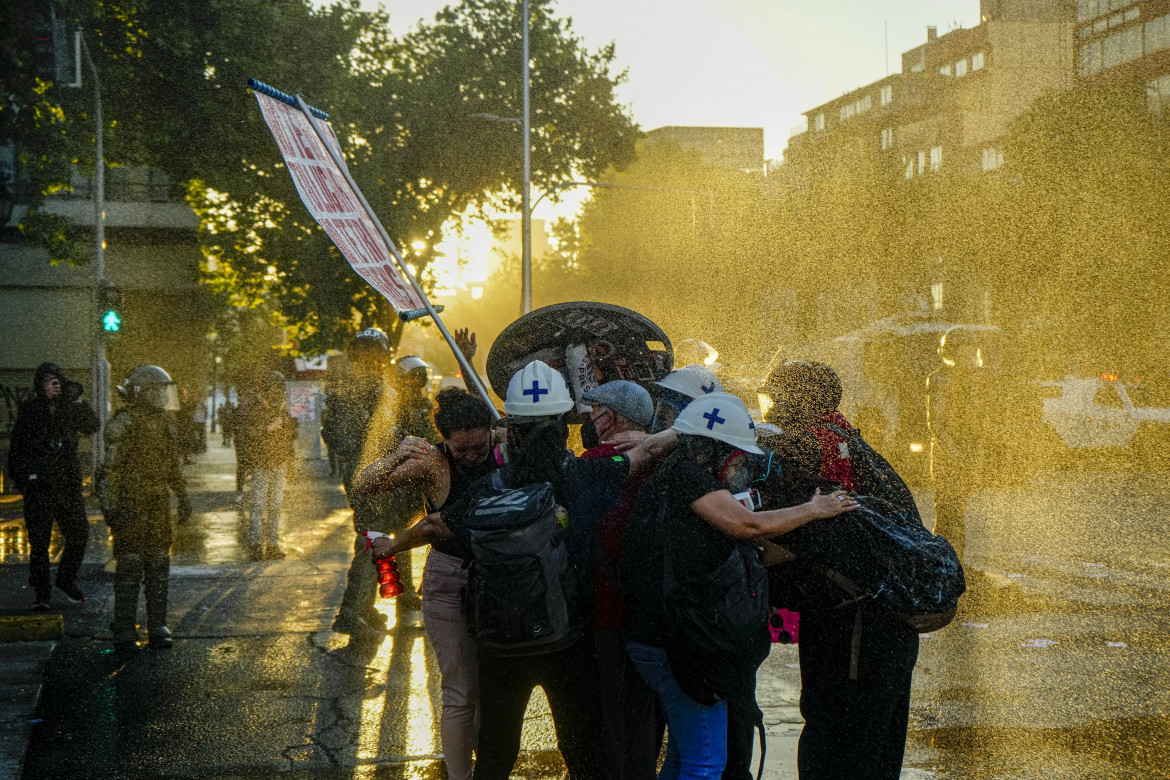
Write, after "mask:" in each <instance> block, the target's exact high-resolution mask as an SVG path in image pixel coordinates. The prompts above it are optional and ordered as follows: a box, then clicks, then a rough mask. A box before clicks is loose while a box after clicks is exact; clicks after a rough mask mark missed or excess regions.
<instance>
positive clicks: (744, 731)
mask: <svg viewBox="0 0 1170 780" xmlns="http://www.w3.org/2000/svg"><path fill="white" fill-rule="evenodd" d="M763 717H764V713H762V712H760V707H759V705H758V704H756V670H755V669H752V670H751V673H750V674H746V673H745V674H744V676H743V678H742V679H740V680H739V683H738V685H737V686H736V690H735V691H733V692H732V693H731V694H730V695H728V697H727V764H725V765H724V767H723V778H722V780H751V778H754V777H755V776H756V773H755V772H754V771H752V751H753V750H754V749H755V746H756V739H757V734H758V731H757V728H756V726H757V724H759V723H761V722H762V719H763Z"/></svg>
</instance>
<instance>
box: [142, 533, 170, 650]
mask: <svg viewBox="0 0 1170 780" xmlns="http://www.w3.org/2000/svg"><path fill="white" fill-rule="evenodd" d="M170 576H171V556H170V555H168V554H166V553H162V554H158V555H152V556H151V557H150V558H149V559H147V562H146V579H145V582H144V583H143V590H144V592H145V593H146V629H147V631H148V632H149V634H150V647H151V649H153V650H166V649H167V648H169V647H170V646H171V630H170V629H169V628H167V593H168V590H169V586H170Z"/></svg>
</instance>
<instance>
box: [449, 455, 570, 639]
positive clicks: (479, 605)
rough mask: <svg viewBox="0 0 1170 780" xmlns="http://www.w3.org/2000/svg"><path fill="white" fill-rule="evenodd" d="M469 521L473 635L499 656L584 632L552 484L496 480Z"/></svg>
mask: <svg viewBox="0 0 1170 780" xmlns="http://www.w3.org/2000/svg"><path fill="white" fill-rule="evenodd" d="M490 485H491V486H490V487H488V488H487V489H485V490H484V491H482V492H480V493H478V494H477V496H476V498H475V500H474V501H473V502H472V504H471V506H470V508H469V509H468V510H467V513H466V515H465V516H464V520H463V524H462V529H461V531H462V534H461V535H462V536H463V538H464V541H466V542H467V545H468V546H469V547H470V549H471V554H472V558H471V564H470V567H469V571H468V582H467V589H466V591H465V596H464V611H465V613H466V617H467V626H468V630H469V632H470V633H471V635H472V636H473V637H474V638H475V639H477V640H478V641H479V643H480V645H481V647H482V648H484V649H486V650H488V651H489V652H491V653H494V654H496V655H539V654H543V653H549V652H554V651H556V650H560V649H562V648H565V647H568V646H569V645H571V644H572V643H573V642H575V641H576V640H577V639H578V637H580V635H581V627H582V622H583V621H582V610H581V605H580V596H579V594H580V583H579V578H578V573H577V569H576V567H575V566H574V565H573V563H572V562H571V561H570V559H569V547H568V540H567V535H568V529H567V523H565V522H563V521H564V520H565V519H567V515H566V513H565V511H564V509H563V508H561V507H560V506H558V505H557V503H556V499H555V497H554V495H553V488H552V485H550V484H549V483H547V482H541V483H537V484H532V485H525V486H523V487H518V488H508V487H506V486H505V485H504V483H503V479H502V477H501V476H500V475H499V474H498V473H497V474H494V475H492V479H491V482H490Z"/></svg>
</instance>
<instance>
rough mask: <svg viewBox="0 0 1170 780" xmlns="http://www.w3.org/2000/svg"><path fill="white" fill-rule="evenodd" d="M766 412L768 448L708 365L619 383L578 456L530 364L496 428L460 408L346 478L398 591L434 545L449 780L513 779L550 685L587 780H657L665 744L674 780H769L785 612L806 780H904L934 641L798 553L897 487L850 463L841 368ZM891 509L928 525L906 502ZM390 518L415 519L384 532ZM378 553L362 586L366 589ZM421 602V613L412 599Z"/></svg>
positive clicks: (477, 404)
mask: <svg viewBox="0 0 1170 780" xmlns="http://www.w3.org/2000/svg"><path fill="white" fill-rule="evenodd" d="M762 392H763V393H765V394H767V396H768V398H769V399H770V401H771V404H770V408H769V409H768V410H767V414H766V415H765V419H766V420H767V422H768V423H769V425H768V426H767V430H763V429H761V430H757V428H756V425H755V424H754V422H753V420H752V418H751V416H750V415H749V413H748V410H747V409H746V407H745V406H744V404H743V402H742V401H740V400H739V399H738V398H737V397H735V396H733V395H730V394H727V393H724V392H722V388H721V386H720V384H719V381H718V379H717V378H716V377H715V376H714V375H713V374H712V373H711V372H710V371H708V370H707V369H705V368H703V367H701V366H698V365H690V366H685V367H683V368H680V369H677V370H675V371H673V372H671V373H670V374H669V375H667V376H666V377H665V378H663V379H662V380H660V381H658V382H654V383H646V384H645V385H641V384H638V383H635V382H631V381H626V380H618V381H613V382H608V383H605V384H602V385H600V386H598V387H595V388H593V389H592V390H590V391H588V392H587V393H586V394H585V395H584V397H583V400H584V401H585V402H586V403H588V404H589V405H590V409H591V410H590V412H589V418H588V422H587V423H586V424H585V425H584V427H583V438H584V439H585V441H586V442H587V443H588V444H591V445H592V446H590V447H589V448H588V449H586V450H585V451H584V452H583V454H582V455H580V456H576V455H574V454H573V453H572V451H571V450H569V449H568V440H569V427H568V425H567V420H568V416H569V415H570V414H571V413H573V411H574V410H575V408H576V402H575V401H574V400H573V398H572V395H571V392H570V390H569V388H568V386H567V383H566V382H565V380H564V378H563V376H562V375H561V374H560V373H559V372H558V371H556V370H555V369H553V368H551V367H549V366H548V365H546V364H544V363H542V362H540V361H533V362H531V363H529V364H528V365H526V366H524V367H523V368H522V369H521V370H520V371H518V372H516V373H515V375H514V376H513V377H512V379H511V382H510V384H509V386H508V389H507V394H506V398H505V403H504V412H505V413H506V416H505V417H504V418H503V420H502V421H501V422H497V421H496V420H495V415H494V414H493V410H492V409H491V408H490V407H489V406H488V404H487V402H486V401H484V400H482V399H481V398H479V397H477V396H473V395H470V394H468V393H467V392H466V391H464V390H462V389H454V388H452V389H447V390H444V391H443V392H441V393H439V395H438V396H437V397H436V402H437V408H435V409H434V412H433V422H434V429H431V428H429V426H426V425H422V423H421V419H420V425H422V427H421V429H419V431H418V432H417V433H415V432H412V433H410V434H409V435H406V433H405V432H406V430H407V426H406V425H403V424H399V425H398V426H397V427H395V428H393V430H394V431H395V433H394V434H393V435H391V436H390V439H389V440H388V441H386V440H384V441H383V442H382V443H381V444H375V443H372V442H371V441H370V440H368V439H367V440H366V441H365V442H364V445H363V446H364V447H365V452H364V456H359V457H358V460H359V461H364V462H366V463H370V462H371V461H373V462H372V463H371V465H369V466H367V467H366V468H364V469H363V470H361V471H355V470H353V469H352V466H351V468H350V470H348V471H347V472H346V489H347V493H348V495H349V496H350V501H351V503H352V504H353V506H354V509H355V517H354V523H355V527H356V528H357V530H358V531H359V533H360V532H361V531H364V530H381V531H382V532H384V533H386V534H387V535H386V536H384V537H381V538H376V539H374V541H373V553H374V555H375V556H376V557H379V558H382V557H394V558H395V560H396V561H397V562H398V564H399V571H404V572H408V571H409V569H410V566H409V563H408V558H406V556H408V555H409V552H410V550H412V549H417V548H419V547H423V546H426V545H430V551H429V553H428V555H427V560H426V565H425V571H424V576H423V585H422V600H421V601H422V613H423V622H424V627H425V629H426V631H427V633H428V636H429V638H430V640H431V643H432V646H433V648H434V650H435V653H436V657H437V659H438V663H439V669H440V672H441V674H442V703H443V709H442V717H441V737H442V744H443V753H444V758H445V760H446V764H447V773H448V776H449V777H451V778H470V777H474V778H476V779H477V780H493V779H495V778H499V780H504V778H507V777H508V776H509V775H510V773H511V771H512V768H513V765H514V763H515V761H516V759H517V756H518V753H519V749H520V740H521V731H522V726H523V719H524V713H525V709H526V707H527V704H528V700H529V697H530V695H531V693H532V690H533V689H534V688H535V687H536V686H538V685H539V686H541V687H542V688H543V689H544V691H545V693H546V695H547V697H548V701H549V706H550V708H551V711H552V714H553V719H554V723H555V726H556V733H557V739H558V746H559V748H560V750H561V753H562V756H563V757H564V760H565V763H566V766H567V767H568V771H569V775H570V777H573V778H626V779H627V780H641V779H642V778H652V777H655V776H656V767H657V761H658V757H659V752H660V746H661V743H662V738H663V728H662V727H663V725H665V727H666V729H667V732H668V734H669V739H668V741H667V748H666V758H665V764H664V765H663V767H662V771H661V774H657V776H658V777H661V778H667V779H668V780H673V778H680V777H681V778H717V777H723V778H729V779H731V778H735V779H737V780H738V779H739V778H748V777H752V776H753V774H754V772H753V771H752V765H751V764H752V751H753V746H754V742H755V738H754V737H755V731H756V730H757V729H759V730H760V731H761V734H762V728H763V726H762V713H761V712H760V710H759V707H758V706H757V703H756V699H755V677H756V670H757V668H758V667H759V665H760V663H761V662H762V661H763V659H764V658H765V657H766V656H767V654H768V649H769V646H770V636H769V633H768V629H767V623H768V614H769V612H770V608H771V607H790V608H799V609H800V611H801V614H800V619H801V625H800V662H801V676H802V681H803V692H802V697H801V710H802V714H803V715H804V717H805V720H806V726H805V730H804V732H803V734H802V737H801V741H800V748H799V768H800V774H801V777H803V778H846V777H848V778H896V777H897V776H898V775H899V772H900V768H901V763H902V754H903V750H904V744H905V735H906V727H907V720H908V713H909V692H910V681H911V675H912V672H913V668H914V664H915V661H916V658H917V652H918V633H917V631H916V630H915V629H913V628H912V627H910V626H909V625H907V624H906V623H904V622H902V621H900V620H898V619H897V617H896V616H894V615H892V614H888V613H887V612H886V611H885V610H883V609H882V608H881V607H880V606H878V605H877V604H875V603H874V602H873V601H871V600H863V599H858V598H854V597H851V594H850V593H849V592H848V591H847V590H845V589H843V586H842V585H840V584H837V583H835V582H834V581H833V580H831V579H830V578H829V577H827V576H826V574H825V573H824V572H822V571H820V570H819V569H818V568H817V567H815V566H812V565H810V564H809V562H807V561H804V560H802V559H801V558H800V557H799V556H798V555H796V554H794V553H793V552H792V551H791V550H790V549H788V548H787V547H786V540H787V539H788V538H796V536H797V535H798V534H799V533H800V532H801V531H802V530H803V529H806V528H807V529H811V528H812V527H813V526H815V525H817V524H826V523H828V524H831V523H834V522H837V521H835V520H832V519H830V518H836V517H838V516H839V515H843V514H845V513H849V512H852V511H854V510H857V509H858V508H859V504H858V499H857V498H855V495H854V493H852V492H850V491H852V490H854V489H856V488H857V487H858V486H859V484H863V483H864V484H867V485H868V484H878V483H879V482H880V481H881V480H879V479H876V478H871V479H868V480H865V479H862V478H861V477H860V476H859V474H858V472H860V471H861V470H863V469H865V468H867V465H866V463H861V462H853V460H852V459H851V458H850V454H849V446H848V444H847V442H852V443H853V444H854V446H861V445H862V443H861V442H860V439H859V436H858V435H857V432H856V431H855V430H854V429H852V428H851V426H850V425H849V423H848V422H847V421H846V420H845V419H844V418H843V417H842V416H841V415H840V413H839V411H838V406H839V403H840V400H841V385H840V382H839V381H838V380H837V377H836V375H835V374H834V373H833V372H832V370H831V369H830V368H829V367H828V366H825V365H823V364H811V363H803V362H799V363H788V364H784V365H783V366H781V367H780V368H778V369H777V370H776V371H774V372H773V374H772V376H770V377H769V378H768V382H767V383H766V384H765V386H764V387H763V388H762ZM368 408H373V405H372V404H371V405H370V406H368ZM400 422H401V421H400ZM388 430H389V428H388ZM436 434H437V435H436ZM331 446H333V443H332V442H331ZM379 455H381V457H378V456H379ZM347 462H350V463H352V462H353V460H351V459H349V458H348V456H347ZM867 463H868V461H867ZM891 475H892V471H891V472H889V473H888V474H883V475H880V476H881V479H884V480H887V481H888V480H889V479H890V478H891ZM870 476H871V477H872V476H873V475H870ZM892 478H893V479H894V480H896V481H898V482H899V483H900V480H897V477H896V475H895V476H893V477H892ZM885 492H886V493H887V495H885V496H883V498H888V499H890V500H897V501H901V502H903V503H905V502H909V504H910V507H908V510H909V511H913V512H914V513H915V514H916V509H914V508H913V507H912V504H913V499H912V498H911V497H910V493H909V491H908V490H906V489H905V485H904V484H900V485H896V486H892V487H891V489H890V490H888V491H885ZM376 501H382V502H385V501H397V502H401V508H402V511H401V512H399V513H398V514H396V515H394V520H393V522H390V523H384V524H383V525H381V526H379V527H378V528H377V529H375V528H373V527H372V526H373V523H371V522H370V521H368V520H367V519H366V518H367V517H370V516H372V513H370V512H368V511H367V509H366V507H367V506H369V505H367V504H366V502H376ZM383 506H384V504H383ZM383 516H385V515H383ZM826 527H828V526H826ZM789 535H791V536H789ZM524 545H527V547H525V546H524ZM365 546H366V541H365V539H364V538H359V540H358V542H357V545H356V546H355V567H356V569H358V570H362V569H364V570H365V571H366V572H367V575H365V576H369V575H372V573H373V572H372V569H373V567H371V566H370V565H369V561H368V560H366V558H368V556H363V555H361V553H360V552H359V550H362V549H364V548H365ZM359 558H361V559H362V561H361V563H360V564H359V563H358V559H359ZM765 566H767V567H768V568H767V571H765V568H764V567H765ZM355 573H356V574H358V575H359V576H361V573H360V572H351V583H350V585H351V587H352V586H353V585H354V583H353V575H354V574H355ZM370 587H371V591H372V585H371V586H370ZM846 587H847V586H846ZM347 590H348V589H347ZM406 593H407V596H406V597H405V598H407V599H409V601H408V602H407V603H404V604H403V605H402V606H404V607H415V606H416V605H417V602H416V601H415V600H414V599H413V598H412V597H413V595H414V590H413V584H412V583H409V581H407V588H406ZM354 603H355V605H356V606H355V607H353V608H350V609H349V611H347V607H345V606H344V605H343V611H342V614H340V615H339V617H338V621H337V623H335V629H337V630H350V631H351V633H357V630H358V629H362V628H366V627H368V628H376V626H373V625H371V624H372V622H373V620H374V619H375V618H374V617H373V612H372V611H371V610H370V609H369V608H368V607H367V606H366V605H367V603H368V602H366V601H355V602H354ZM358 609H361V610H365V611H361V612H359V611H357V610H358ZM359 619H360V621H361V622H354V621H357V620H359ZM704 627H706V628H704Z"/></svg>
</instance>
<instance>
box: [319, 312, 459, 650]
mask: <svg viewBox="0 0 1170 780" xmlns="http://www.w3.org/2000/svg"><path fill="white" fill-rule="evenodd" d="M346 357H347V358H348V359H349V362H350V363H351V364H352V366H353V375H352V377H351V378H349V379H348V380H347V381H345V382H343V383H341V384H340V385H339V386H338V387H337V388H335V389H334V391H333V392H331V393H330V394H329V395H328V396H327V398H326V406H327V411H326V415H325V419H324V420H323V426H322V427H323V429H322V435H323V436H324V438H325V443H326V444H328V445H329V447H330V449H331V450H333V451H334V452H336V453H337V457H338V460H339V462H340V464H341V477H342V482H343V484H344V485H345V490H346V495H347V497H348V499H349V505H350V507H351V508H352V509H353V524H354V530H356V531H357V532H358V534H359V536H358V537H356V539H355V547H354V557H353V561H352V562H351V564H350V568H349V574H348V575H347V579H346V586H345V593H344V594H343V595H342V598H341V606H340V607H339V608H338V612H337V618H336V620H334V622H333V630H334V631H337V632H339V633H345V634H350V635H351V636H359V637H361V636H366V635H370V634H373V633H376V632H377V631H378V630H379V629H381V628H383V627H384V626H385V617H384V616H383V615H382V614H381V613H380V612H378V611H377V610H376V609H375V608H374V599H375V598H376V596H377V582H376V580H375V571H374V567H373V566H372V565H371V564H370V556H369V555H366V554H364V552H363V551H364V549H365V541H364V539H362V538H361V536H360V534H361V532H363V531H379V532H382V533H393V532H396V531H402V530H405V528H407V527H408V526H409V525H410V524H411V522H412V521H413V520H414V519H415V518H416V517H420V516H421V515H422V508H423V504H422V494H421V492H420V491H419V490H418V489H417V488H415V487H412V486H408V487H406V488H404V489H402V490H399V491H396V492H395V493H393V494H391V495H386V496H368V495H362V494H356V493H354V492H353V491H352V489H351V486H352V482H353V479H354V476H355V474H357V473H360V471H361V469H362V468H364V467H365V466H367V465H369V464H370V463H373V462H374V461H375V460H378V459H379V458H381V457H383V456H384V455H388V454H389V453H391V452H393V451H394V450H395V449H396V448H397V446H398V444H399V442H400V441H401V439H402V437H403V436H406V435H413V436H418V437H420V438H425V439H427V440H428V441H430V442H431V443H436V442H438V440H439V437H438V433H437V432H436V431H435V429H434V424H433V423H432V422H431V420H430V416H429V411H430V408H431V405H430V401H429V400H427V399H425V398H423V397H422V394H421V391H422V387H423V385H425V377H426V375H427V373H428V372H429V370H430V367H429V366H427V365H426V363H424V362H423V361H422V360H420V359H419V358H413V360H412V361H408V359H407V358H405V357H404V358H403V366H402V369H405V370H401V369H397V368H393V366H392V361H391V349H390V339H389V337H387V335H386V334H385V333H384V332H383V331H381V330H379V329H378V328H367V329H366V330H363V331H361V332H360V333H358V334H357V336H355V337H354V339H353V341H352V342H351V343H350V345H349V348H348V349H347V350H346ZM413 361H417V363H419V364H421V366H418V365H416V364H415V363H414V362H413ZM418 368H422V369H424V371H423V372H422V373H423V379H424V381H423V382H422V383H421V384H420V383H419V382H418V380H417V378H415V377H414V375H415V374H417V373H419V372H418V371H416V369H418ZM391 371H393V372H394V373H395V374H398V375H399V376H398V377H397V380H398V383H399V384H400V386H402V387H404V388H406V387H409V386H411V385H413V386H414V387H415V389H414V395H415V396H416V397H417V402H416V401H413V400H406V401H405V402H403V398H404V395H405V393H398V392H395V389H394V387H393V386H392V384H391V381H390V379H391ZM424 403H425V405H426V412H428V414H418V413H414V414H412V413H411V410H412V408H414V407H419V406H420V405H421V404H424ZM412 420H413V423H412V422H411V421H412ZM414 423H417V424H414ZM410 570H411V567H410V561H409V559H408V558H407V559H399V571H400V573H401V575H402V577H403V581H404V583H403V584H404V586H405V590H406V593H405V594H404V595H403V596H401V597H399V598H398V599H397V603H398V605H399V606H401V607H403V608H405V609H418V608H419V607H420V606H421V602H420V601H419V598H418V595H417V593H416V592H415V590H414V587H413V583H412V582H411V577H410Z"/></svg>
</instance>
